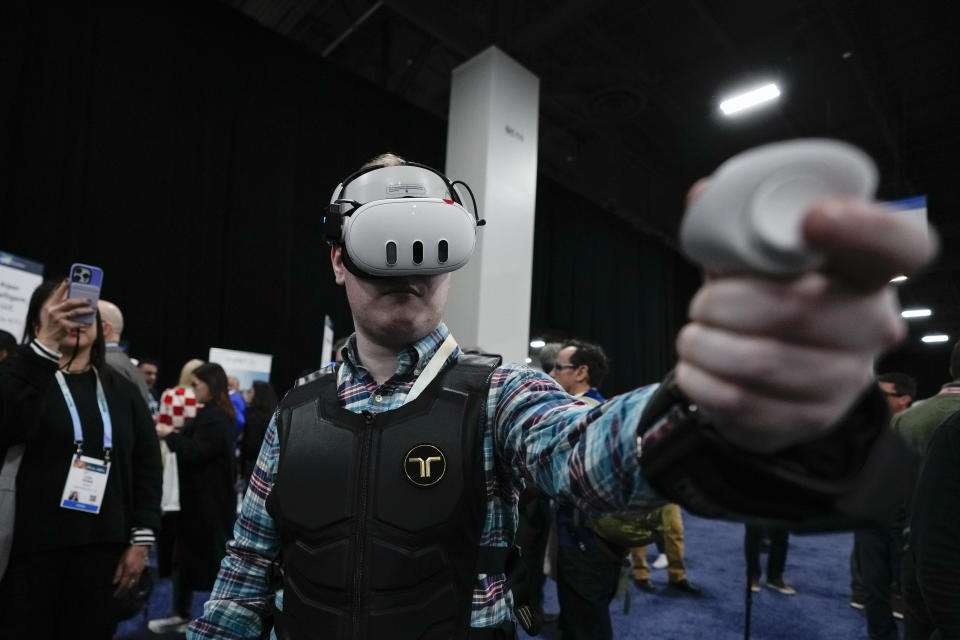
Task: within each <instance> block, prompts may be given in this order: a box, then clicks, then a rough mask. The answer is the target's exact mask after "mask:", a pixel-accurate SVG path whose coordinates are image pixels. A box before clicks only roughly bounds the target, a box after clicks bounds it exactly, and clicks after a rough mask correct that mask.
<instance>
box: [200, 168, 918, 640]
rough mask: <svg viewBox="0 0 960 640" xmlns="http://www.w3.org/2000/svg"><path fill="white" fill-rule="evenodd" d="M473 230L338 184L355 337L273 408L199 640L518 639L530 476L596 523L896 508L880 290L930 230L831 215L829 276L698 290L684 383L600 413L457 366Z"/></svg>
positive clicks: (418, 202)
mask: <svg viewBox="0 0 960 640" xmlns="http://www.w3.org/2000/svg"><path fill="white" fill-rule="evenodd" d="M695 192H696V189H694V197H695ZM475 210H476V209H475V208H474V211H475ZM480 224H482V221H480V220H479V218H478V216H476V215H475V214H470V213H469V212H468V211H467V209H466V208H465V207H464V206H463V205H462V202H461V197H460V193H459V190H458V189H457V188H456V187H455V184H451V183H450V182H449V181H447V179H446V178H445V177H443V176H442V175H440V174H439V173H437V172H435V171H433V170H431V169H429V168H425V167H421V166H419V165H414V164H412V163H404V162H403V160H402V159H399V158H397V157H395V156H391V155H387V156H381V157H379V158H377V159H375V160H374V161H373V162H372V163H370V164H369V165H368V166H366V167H364V168H363V169H362V170H361V171H360V172H358V173H357V174H354V175H353V176H350V177H349V178H347V179H346V180H344V182H343V183H342V184H341V185H340V186H338V187H337V189H336V191H335V192H334V195H333V198H332V199H331V207H330V210H329V212H328V214H327V216H326V219H325V225H326V227H327V228H328V237H329V238H330V240H331V241H332V242H333V244H334V247H333V248H332V250H331V259H332V263H333V271H334V277H335V279H336V281H337V283H339V284H341V285H343V286H344V287H345V288H346V292H347V298H348V300H349V303H350V307H351V310H352V313H353V318H354V324H355V328H356V333H355V334H354V335H353V336H352V337H351V338H350V339H349V341H348V342H347V345H346V347H345V348H344V350H343V356H344V363H343V365H342V366H341V367H339V368H338V369H337V370H336V373H328V374H324V375H319V376H315V377H314V376H311V377H310V378H311V379H309V380H308V379H302V380H301V381H300V383H299V384H298V386H297V387H295V388H294V389H293V390H291V391H290V392H289V393H288V394H287V396H286V398H285V399H284V401H283V402H282V404H281V406H280V409H279V410H278V413H277V417H276V418H275V420H274V421H273V422H272V423H271V425H270V427H269V429H268V432H267V434H266V437H265V440H264V445H263V448H262V450H261V453H260V457H259V460H258V462H257V468H256V470H255V471H254V474H253V477H252V478H251V483H250V489H249V490H248V491H247V494H246V496H245V498H244V503H243V509H242V512H241V514H240V516H239V519H238V521H237V525H236V528H235V532H234V535H235V539H234V540H233V541H232V542H230V543H229V545H228V554H227V556H226V557H225V558H224V561H223V563H222V566H221V570H220V576H219V578H218V580H217V585H216V587H215V588H214V591H213V593H212V595H211V600H210V601H209V602H208V603H207V604H206V607H205V612H204V616H203V617H202V618H201V619H200V620H197V621H195V622H194V623H193V625H192V626H191V628H190V631H189V634H188V636H189V637H191V638H257V637H265V636H266V634H267V633H269V631H270V629H271V627H273V632H274V633H275V636H276V637H278V638H297V639H299V638H338V639H339V638H377V639H379V638H399V639H407V638H410V639H413V638H458V639H476V638H513V637H515V635H514V634H515V631H514V629H513V623H512V612H511V603H512V599H511V596H510V593H509V585H508V583H507V580H506V574H507V572H508V566H507V565H508V562H509V559H510V553H509V552H508V550H509V548H510V546H511V542H512V539H513V533H514V530H515V528H516V519H517V513H516V498H517V494H518V492H519V490H520V489H521V487H522V486H523V483H524V482H533V483H534V484H536V485H537V486H538V487H539V488H540V489H541V490H542V491H543V492H545V493H546V494H548V495H551V496H553V497H554V498H556V499H557V500H560V501H562V502H566V503H571V504H574V505H576V506H577V507H578V508H580V509H583V510H586V511H590V512H621V511H629V510H632V509H642V508H644V507H649V506H652V505H656V504H662V503H664V502H666V501H667V500H666V499H669V501H672V502H679V503H681V504H684V505H685V506H687V507H688V508H690V509H692V510H694V511H696V512H698V513H702V514H706V515H712V516H721V517H729V518H735V519H743V520H751V519H752V520H754V521H768V522H774V523H785V524H787V525H789V526H797V525H808V526H809V525H813V526H819V527H825V528H829V527H834V528H836V527H839V526H849V524H850V523H851V522H854V521H857V520H858V519H864V518H871V517H882V516H881V514H880V513H879V511H881V510H882V509H879V508H878V505H877V504H876V503H875V502H873V501H872V500H871V499H866V500H864V498H863V496H886V495H887V494H890V493H894V494H895V493H896V491H894V490H893V489H892V488H891V487H890V486H888V485H886V484H884V478H881V477H880V476H881V475H882V474H871V473H869V471H870V470H871V469H873V468H875V467H877V466H878V465H879V466H882V460H880V461H879V462H878V458H881V459H882V457H883V454H884V451H887V450H888V449H889V448H890V447H895V446H896V443H894V444H891V443H890V441H889V440H887V439H885V437H884V435H881V434H886V433H888V432H889V430H885V429H882V426H883V424H884V423H885V421H886V416H885V406H884V401H883V399H882V398H881V397H880V396H879V394H878V393H877V391H876V388H875V386H874V385H873V384H872V382H871V380H872V363H873V360H874V358H875V357H876V356H877V355H878V354H879V353H881V352H882V351H883V350H884V349H886V348H888V347H890V346H891V345H893V344H895V343H896V342H897V341H898V340H899V339H900V338H901V337H902V335H903V327H902V322H901V320H900V318H899V314H898V312H897V307H896V303H895V301H894V298H893V295H892V294H891V293H890V292H889V291H885V288H884V284H885V283H886V281H887V280H888V279H889V278H890V277H891V276H892V275H894V274H898V273H903V272H910V271H912V270H915V269H917V268H919V267H921V266H922V265H923V264H925V263H926V262H927V261H928V260H929V259H930V258H931V257H932V254H933V252H934V250H933V247H932V243H931V242H930V241H928V239H927V237H926V235H925V234H924V233H923V232H922V231H920V230H918V229H915V228H914V227H912V226H910V225H909V224H908V223H904V222H902V221H901V220H899V219H897V218H895V217H894V216H892V215H889V214H887V213H885V212H883V211H881V210H878V209H877V208H876V207H874V206H873V205H871V204H869V203H866V202H859V201H849V200H834V201H828V202H824V203H822V204H821V205H819V206H818V207H816V208H814V209H812V210H811V211H809V212H808V214H807V216H806V220H805V234H806V239H807V241H808V243H809V244H810V245H811V247H813V248H815V249H816V250H818V251H820V252H821V253H823V254H826V255H827V256H828V257H829V258H830V261H829V264H830V268H829V271H827V270H824V271H821V272H816V273H808V274H805V275H802V276H800V277H797V278H795V279H793V280H790V281H773V280H765V279H762V278H757V277H752V276H746V275H744V276H728V277H724V278H708V280H707V282H706V283H705V284H704V286H703V287H702V288H701V290H700V291H699V293H698V294H697V295H696V297H695V298H694V300H693V302H692V304H691V308H690V315H691V319H692V321H691V323H690V324H689V325H688V326H687V327H685V328H684V329H683V331H682V332H681V333H680V336H679V338H678V342H677V348H678V353H679V356H680V361H679V363H678V365H677V368H676V375H675V376H674V377H672V378H670V379H669V380H668V381H666V382H665V383H664V384H662V385H660V386H659V387H658V386H656V385H654V386H649V387H645V388H640V389H637V390H635V391H632V392H629V393H626V394H623V395H621V396H619V397H616V398H613V399H611V400H610V401H608V402H607V403H606V404H604V405H602V406H600V407H591V406H589V405H587V404H585V403H582V402H579V401H577V400H575V399H574V398H572V397H570V396H569V395H567V394H566V393H565V392H564V391H563V390H562V389H561V388H560V387H559V386H558V385H557V384H556V383H555V382H554V381H553V380H551V379H550V378H549V377H547V376H546V375H544V374H542V373H540V372H535V371H533V370H531V369H530V368H528V367H526V366H523V365H517V364H502V363H501V361H500V358H499V357H495V356H476V355H467V354H464V353H463V352H462V351H461V350H460V348H459V347H458V346H457V344H456V342H455V341H454V340H453V338H452V336H451V335H450V333H449V332H448V330H447V327H446V326H445V325H444V324H443V322H442V316H443V311H444V307H445V304H446V300H447V292H448V289H449V286H450V276H449V272H450V271H452V270H454V269H456V268H459V267H460V266H462V265H463V264H465V263H466V261H467V260H468V259H469V257H470V254H471V253H472V251H473V243H474V242H475V238H476V228H477V227H478V226H479V225H480ZM705 414H708V416H709V417H708V418H707V417H705ZM861 470H864V473H861ZM665 498H666V499H665ZM881 499H882V498H881ZM880 506H885V505H880ZM521 622H522V621H521Z"/></svg>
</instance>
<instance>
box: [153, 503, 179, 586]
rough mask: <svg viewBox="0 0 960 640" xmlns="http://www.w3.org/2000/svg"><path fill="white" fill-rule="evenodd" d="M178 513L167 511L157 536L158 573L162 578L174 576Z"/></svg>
mask: <svg viewBox="0 0 960 640" xmlns="http://www.w3.org/2000/svg"><path fill="white" fill-rule="evenodd" d="M178 514H179V512H177V511H167V512H166V513H164V514H163V519H162V520H161V521H160V522H161V524H160V532H159V534H158V535H157V573H158V575H159V576H160V577H161V578H169V577H170V576H171V575H173V546H174V544H175V542H176V538H177V515H178Z"/></svg>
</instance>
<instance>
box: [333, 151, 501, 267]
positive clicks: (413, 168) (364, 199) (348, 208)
mask: <svg viewBox="0 0 960 640" xmlns="http://www.w3.org/2000/svg"><path fill="white" fill-rule="evenodd" d="M458 183H459V184H464V183H462V182H457V183H451V182H450V181H448V180H447V178H446V177H445V176H444V175H443V174H441V173H440V172H438V171H436V170H434V169H431V168H430V167H426V166H424V165H418V164H414V163H408V164H405V165H399V166H393V167H379V168H374V169H369V170H366V171H360V172H357V173H355V174H353V175H352V176H349V177H348V178H346V179H345V180H344V181H343V182H342V183H341V184H340V185H339V186H337V188H336V189H335V190H334V192H333V196H332V197H331V198H330V207H329V210H328V213H327V216H326V217H325V218H324V235H325V237H326V239H327V241H328V242H330V243H331V244H332V245H334V246H340V247H343V258H344V264H345V265H346V266H347V268H348V269H349V270H350V271H351V272H352V273H354V274H355V275H358V276H361V277H374V278H378V277H391V276H413V275H423V276H427V275H437V274H440V273H447V272H449V271H455V270H457V269H459V268H460V267H462V266H464V265H465V264H466V263H467V261H469V260H470V256H472V255H473V250H474V247H475V246H476V242H477V227H478V226H481V225H483V224H484V221H483V220H480V219H479V216H477V215H475V214H471V213H470V212H469V211H467V210H466V208H464V206H463V202H462V201H461V198H460V195H459V194H458V193H457V191H456V189H454V184H458ZM464 186H465V187H466V185H465V184H464ZM466 189H467V191H468V192H469V191H470V188H469V187H466ZM470 195H471V197H472V196H473V194H472V193H471V194H470ZM474 209H476V203H475V202H474Z"/></svg>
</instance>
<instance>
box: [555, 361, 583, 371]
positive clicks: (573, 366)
mask: <svg viewBox="0 0 960 640" xmlns="http://www.w3.org/2000/svg"><path fill="white" fill-rule="evenodd" d="M579 366H580V365H578V364H571V363H569V362H554V363H553V368H554V369H576V368H577V367H579ZM552 370H553V369H551V371H552Z"/></svg>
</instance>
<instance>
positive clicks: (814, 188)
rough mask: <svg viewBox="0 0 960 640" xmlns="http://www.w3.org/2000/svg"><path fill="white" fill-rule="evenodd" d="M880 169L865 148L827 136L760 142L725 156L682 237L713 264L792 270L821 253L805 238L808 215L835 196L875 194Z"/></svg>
mask: <svg viewBox="0 0 960 640" xmlns="http://www.w3.org/2000/svg"><path fill="white" fill-rule="evenodd" d="M876 186H877V169H876V166H875V165H874V163H873V161H872V160H871V159H870V157H869V156H867V154H866V153H864V152H863V151H861V150H860V149H858V148H856V147H854V146H852V145H849V144H846V143H844V142H839V141H836V140H826V139H816V138H810V139H801V140H792V141H788V142H778V143H774V144H769V145H765V146H762V147H757V148H756V149H751V150H749V151H745V152H743V153H741V154H739V155H737V156H734V157H733V158H730V159H729V160H727V161H726V162H724V163H723V164H722V165H720V167H719V168H718V169H717V171H716V172H715V173H714V175H713V176H712V177H711V178H710V181H709V182H708V184H707V186H706V187H704V189H703V192H702V193H700V194H699V196H698V197H697V198H695V199H694V201H693V202H692V203H691V204H690V206H689V207H688V208H687V212H686V214H685V216H684V219H683V223H682V224H681V227H680V240H681V244H682V246H683V249H684V251H685V253H686V254H687V256H688V257H689V258H690V259H691V260H693V261H694V262H697V263H698V264H700V265H701V266H703V267H705V268H709V269H710V270H711V271H719V272H730V271H749V272H759V273H765V274H770V275H780V276H788V275H793V274H797V273H801V272H803V271H808V270H811V269H816V268H817V267H818V266H819V265H820V264H821V262H822V257H821V256H818V255H816V254H815V253H812V252H811V251H809V249H808V248H807V247H806V243H805V242H804V240H803V228H802V226H803V217H804V214H805V213H806V212H807V211H808V210H809V208H810V207H811V206H812V205H814V204H815V203H816V202H818V201H819V200H822V199H824V198H827V197H829V196H856V197H870V196H872V195H873V193H874V191H875V189H876Z"/></svg>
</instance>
